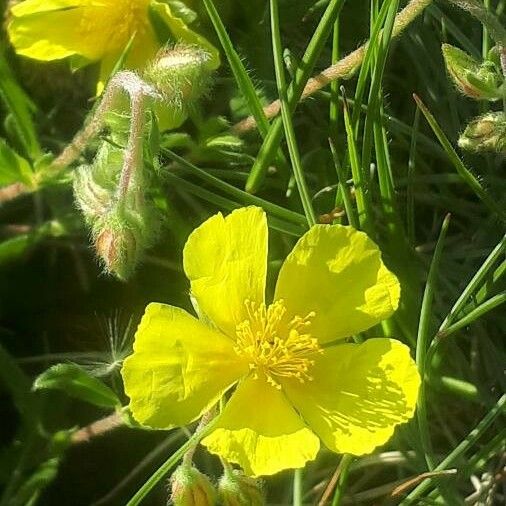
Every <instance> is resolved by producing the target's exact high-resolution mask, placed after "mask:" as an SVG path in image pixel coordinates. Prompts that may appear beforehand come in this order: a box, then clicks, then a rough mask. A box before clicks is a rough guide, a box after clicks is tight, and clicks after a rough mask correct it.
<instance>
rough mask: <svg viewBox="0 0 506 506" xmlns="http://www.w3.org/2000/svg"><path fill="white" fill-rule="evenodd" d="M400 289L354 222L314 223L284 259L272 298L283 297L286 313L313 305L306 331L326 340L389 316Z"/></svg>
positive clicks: (305, 311) (298, 312) (301, 312)
mask: <svg viewBox="0 0 506 506" xmlns="http://www.w3.org/2000/svg"><path fill="white" fill-rule="evenodd" d="M399 295H400V287H399V282H398V281H397V278H396V277H395V276H394V275H393V274H392V273H391V272H390V271H389V270H388V269H387V268H386V267H385V265H384V264H383V262H382V261H381V253H380V251H379V249H378V247H377V246H376V244H375V243H374V242H372V241H371V240H370V239H369V238H368V237H367V235H365V234H364V233H363V232H358V231H357V230H355V229H353V228H352V227H344V226H341V225H316V226H314V227H312V228H311V229H310V230H309V231H308V232H306V234H305V235H304V236H303V237H302V238H301V239H300V240H299V241H298V242H297V244H296V245H295V248H294V249H293V251H292V252H291V253H290V255H288V257H287V259H286V260H285V262H284V264H283V266H282V268H281V271H280V273H279V277H278V283H277V286H276V294H275V300H278V299H284V301H285V306H286V308H287V311H288V314H289V315H299V316H302V317H304V316H305V315H307V314H308V313H309V312H311V311H314V312H315V313H316V316H315V317H314V319H312V320H311V327H310V332H311V334H312V335H313V336H315V337H317V338H318V339H319V340H320V342H326V341H331V340H333V339H338V338H343V337H348V336H351V335H353V334H356V333H358V332H361V331H363V330H366V329H368V328H370V327H372V326H373V325H375V324H376V323H378V322H380V321H381V320H383V319H385V318H387V317H388V316H390V315H391V314H392V313H393V312H394V311H395V310H396V309H397V305H398V302H399Z"/></svg>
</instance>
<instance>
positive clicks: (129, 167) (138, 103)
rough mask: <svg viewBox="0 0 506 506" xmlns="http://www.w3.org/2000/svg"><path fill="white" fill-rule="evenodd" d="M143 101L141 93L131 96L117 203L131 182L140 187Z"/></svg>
mask: <svg viewBox="0 0 506 506" xmlns="http://www.w3.org/2000/svg"><path fill="white" fill-rule="evenodd" d="M144 104H145V100H144V95H143V94H142V92H139V91H138V92H135V93H132V95H131V107H130V132H129V134H128V143H127V148H126V150H125V153H124V156H123V167H122V168H121V176H120V180H119V184H118V189H117V202H121V200H122V199H123V198H124V197H125V195H126V194H127V192H128V188H129V187H130V184H131V182H132V180H133V182H134V184H136V185H137V186H139V187H140V184H141V181H140V179H141V178H142V158H143V156H142V147H143V132H144V117H145V114H144V112H145V111H144V109H145V105H144Z"/></svg>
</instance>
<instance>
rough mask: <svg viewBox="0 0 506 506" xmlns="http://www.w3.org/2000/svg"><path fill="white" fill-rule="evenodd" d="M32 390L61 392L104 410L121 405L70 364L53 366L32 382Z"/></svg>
mask: <svg viewBox="0 0 506 506" xmlns="http://www.w3.org/2000/svg"><path fill="white" fill-rule="evenodd" d="M32 388H33V390H41V389H51V390H62V391H64V392H65V393H67V394H68V395H70V396H71V397H75V398H77V399H81V400H83V401H86V402H89V403H90V404H94V405H95V406H100V407H104V408H115V407H117V406H119V405H120V404H121V403H120V401H119V399H118V397H117V395H116V394H115V393H114V392H113V391H112V390H111V389H110V388H109V387H108V386H106V385H104V384H103V383H102V382H101V381H100V380H98V379H97V378H94V377H93V376H91V375H90V374H88V373H87V372H86V371H85V370H84V369H82V368H81V367H79V366H78V365H77V364H72V363H68V364H56V365H53V366H52V367H50V368H49V369H47V370H46V371H44V372H43V373H42V374H41V375H40V376H39V377H38V378H37V379H36V380H35V381H34V383H33V387H32Z"/></svg>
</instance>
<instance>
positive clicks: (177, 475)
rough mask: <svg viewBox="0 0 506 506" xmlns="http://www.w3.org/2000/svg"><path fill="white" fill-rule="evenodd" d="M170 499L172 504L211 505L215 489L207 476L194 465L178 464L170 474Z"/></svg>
mask: <svg viewBox="0 0 506 506" xmlns="http://www.w3.org/2000/svg"><path fill="white" fill-rule="evenodd" d="M170 485H171V496H170V500H171V502H172V504H173V505H174V506H213V505H214V504H216V499H217V497H216V490H215V488H214V486H213V484H212V483H211V481H210V480H209V478H208V477H207V476H206V475H205V474H203V473H201V472H200V471H199V470H198V469H197V468H196V467H194V466H192V465H188V464H182V465H180V466H179V467H178V468H177V469H176V470H175V471H174V474H173V475H172V476H171V479H170Z"/></svg>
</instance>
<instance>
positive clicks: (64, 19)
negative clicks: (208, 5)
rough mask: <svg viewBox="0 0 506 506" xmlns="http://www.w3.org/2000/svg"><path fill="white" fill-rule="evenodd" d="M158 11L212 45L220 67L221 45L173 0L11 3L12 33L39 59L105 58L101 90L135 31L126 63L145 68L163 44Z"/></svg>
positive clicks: (184, 33)
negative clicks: (155, 21) (192, 24)
mask: <svg viewBox="0 0 506 506" xmlns="http://www.w3.org/2000/svg"><path fill="white" fill-rule="evenodd" d="M150 10H151V11H152V12H151V13H150ZM153 13H154V15H155V16H157V17H158V18H160V19H161V20H162V21H163V23H164V24H165V29H168V32H170V35H171V36H172V38H173V40H174V41H181V42H185V43H188V44H196V45H199V46H204V47H205V48H207V49H208V50H209V51H210V52H211V53H212V55H213V66H214V68H216V67H217V65H218V62H219V59H218V58H219V57H218V53H217V51H216V49H215V48H214V47H213V46H212V45H211V44H210V43H209V42H208V41H207V40H206V39H204V38H203V37H201V36H200V35H198V34H196V33H195V32H193V31H192V30H190V29H189V28H188V26H187V25H186V24H185V23H184V21H183V20H182V19H181V18H180V17H178V16H177V15H176V14H175V13H173V12H172V11H171V8H170V7H169V5H168V4H167V3H165V2H158V1H155V0H25V1H23V2H20V3H18V4H16V5H14V6H13V7H12V8H11V15H12V19H11V21H10V23H9V26H8V33H9V38H10V41H11V43H12V45H13V46H14V48H15V50H16V52H17V53H18V54H21V55H23V56H28V57H30V58H35V59H36V60H44V61H50V60H59V59H61V58H66V57H74V58H76V57H77V58H78V59H79V63H80V64H82V63H83V61H84V62H96V61H100V79H99V83H100V84H99V91H101V89H102V88H103V84H104V82H105V81H106V80H107V78H108V77H109V75H110V74H111V72H112V71H113V69H114V67H115V65H116V63H117V62H118V61H119V59H120V58H121V55H122V54H123V52H124V50H125V48H126V46H127V45H128V43H129V41H130V40H131V39H132V37H133V42H132V45H131V48H130V51H129V53H128V55H127V57H126V61H125V67H126V68H132V69H142V68H144V67H145V65H146V64H147V63H148V62H149V61H150V60H151V59H153V57H154V56H155V55H156V53H157V51H158V50H159V49H160V47H161V46H162V45H163V44H162V43H161V42H160V41H159V39H158V37H157V34H156V33H155V29H154V27H153V25H152V23H151V17H150V16H151V15H153ZM163 42H166V41H163Z"/></svg>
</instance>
